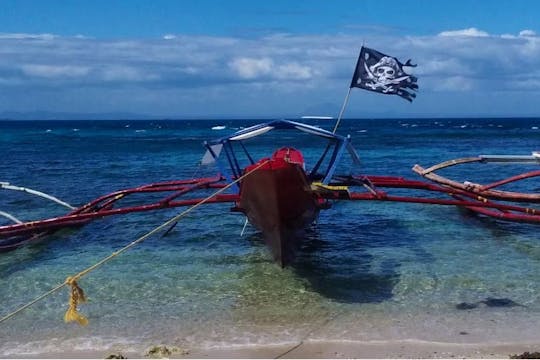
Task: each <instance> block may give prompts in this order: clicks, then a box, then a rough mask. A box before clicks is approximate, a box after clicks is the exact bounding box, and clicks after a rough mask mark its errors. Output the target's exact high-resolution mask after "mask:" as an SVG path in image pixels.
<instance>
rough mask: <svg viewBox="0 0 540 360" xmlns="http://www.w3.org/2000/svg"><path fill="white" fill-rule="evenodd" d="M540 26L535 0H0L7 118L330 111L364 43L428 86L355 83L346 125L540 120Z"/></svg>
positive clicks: (2, 104)
mask: <svg viewBox="0 0 540 360" xmlns="http://www.w3.org/2000/svg"><path fill="white" fill-rule="evenodd" d="M539 18H540V1H536V0H489V1H487V0H486V1H481V0H477V1H473V0H468V1H467V0H452V1H443V0H409V1H403V0H401V1H393V0H386V1H376V0H334V1H329V0H326V1H323V0H310V1H307V0H306V1H304V0H266V1H262V0H260V1H255V0H249V1H248V0H197V1H195V0H193V1H188V0H185V1H182V0H175V1H173V0H152V1H150V0H144V1H143V0H107V1H105V0H86V1H83V0H69V1H68V0H0V118H7V117H8V118H32V117H35V118H39V117H44V116H45V117H46V116H59V115H51V114H61V113H63V114H69V115H64V116H71V115H72V114H87V117H92V116H98V115H97V114H109V116H133V117H146V116H148V117H163V118H216V117H219V118H229V117H239V118H250V117H251V118H272V117H298V116H303V115H318V116H334V117H335V116H337V114H338V113H339V111H340V108H341V106H342V103H343V101H344V98H345V95H346V94H347V91H348V90H349V85H350V82H351V78H352V74H353V71H354V67H355V65H356V61H357V58H358V53H359V50H360V47H361V46H362V45H364V46H367V47H370V48H373V49H376V50H378V51H380V52H382V53H385V54H388V55H390V56H394V57H396V58H398V59H399V60H400V61H401V62H403V63H404V62H405V61H406V60H407V59H412V62H413V63H415V64H417V65H418V66H417V67H415V68H406V69H405V70H406V71H408V72H410V73H411V74H413V75H414V76H416V77H418V85H419V91H418V93H417V98H416V99H415V100H414V101H413V102H412V103H409V102H407V101H405V100H403V99H401V98H400V97H398V96H393V95H381V94H378V93H374V92H369V91H365V90H362V89H357V88H354V89H352V91H351V96H350V100H349V103H348V106H347V108H346V111H345V114H344V116H345V117H359V118H364V117H368V118H373V117H375V118H377V117H380V118H384V117H507V116H540V107H539V106H538V104H540V21H539V20H538V19H539ZM47 114H49V115H47ZM110 114H112V115H110Z"/></svg>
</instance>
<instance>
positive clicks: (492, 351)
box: [13, 340, 540, 359]
mask: <svg viewBox="0 0 540 360" xmlns="http://www.w3.org/2000/svg"><path fill="white" fill-rule="evenodd" d="M166 348H167V349H169V350H170V352H164V353H163V352H161V353H160V352H159V351H157V352H155V354H153V355H150V354H148V352H145V353H137V352H130V351H129V350H127V351H123V350H122V349H110V350H108V351H95V352H94V351H80V352H78V351H66V352H57V353H42V354H32V355H30V354H21V356H13V358H60V359H67V358H79V359H81V358H85V359H87V358H96V359H103V358H107V357H109V356H111V355H122V356H124V357H125V358H130V359H133V358H179V359H182V358H185V359H196V358H258V359H261V358H272V359H275V358H293V359H304V358H338V359H339V358H433V359H439V358H509V357H510V356H511V355H515V354H523V353H524V352H530V353H532V352H535V351H538V350H539V349H540V342H538V343H477V344H472V343H467V344H460V343H443V342H426V341H420V340H402V341H368V342H360V341H343V342H335V341H334V342H323V341H317V342H315V341H305V342H301V343H291V344H282V345H268V346H264V345H263V346H261V345H257V346H239V347H223V348H218V347H215V348H209V349H198V348H193V349H182V348H175V347H174V346H166Z"/></svg>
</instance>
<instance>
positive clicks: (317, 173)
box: [203, 120, 360, 184]
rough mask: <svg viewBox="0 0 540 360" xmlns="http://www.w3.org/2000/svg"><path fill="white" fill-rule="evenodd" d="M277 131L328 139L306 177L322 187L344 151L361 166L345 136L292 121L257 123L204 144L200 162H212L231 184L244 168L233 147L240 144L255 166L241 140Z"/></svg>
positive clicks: (334, 169)
mask: <svg viewBox="0 0 540 360" xmlns="http://www.w3.org/2000/svg"><path fill="white" fill-rule="evenodd" d="M280 129H285V130H297V131H301V132H304V133H308V134H310V135H313V136H317V137H320V138H325V139H327V140H328V143H327V145H326V148H325V150H324V152H323V154H322V155H321V157H320V158H319V160H318V161H317V163H316V164H315V166H314V167H313V169H311V171H310V172H309V173H308V177H310V178H311V179H313V180H320V181H321V182H322V183H323V184H329V183H330V181H331V180H332V177H333V176H334V173H335V171H336V168H337V166H338V164H339V162H340V160H341V158H342V156H343V154H344V153H345V151H347V152H348V153H349V155H350V156H351V159H352V161H353V164H355V165H358V164H360V159H359V157H358V154H357V153H356V150H355V149H354V147H353V146H352V144H351V140H350V137H349V136H346V137H345V136H341V135H337V134H334V133H332V132H331V131H328V130H325V129H321V128H319V127H316V126H313V125H308V124H304V123H300V122H296V121H291V120H273V121H270V122H265V123H261V124H257V125H254V126H251V127H248V128H246V129H242V130H239V131H237V132H235V133H233V134H231V135H229V136H225V137H222V138H219V139H216V140H212V141H207V142H205V143H204V145H205V147H206V149H207V152H206V154H205V156H204V157H203V163H210V162H212V161H215V162H216V163H217V165H218V167H219V169H220V171H221V172H222V173H223V174H224V175H225V176H226V177H227V178H228V179H229V180H230V181H231V180H233V179H235V178H238V177H240V176H241V175H242V171H243V167H242V166H241V165H240V164H239V161H238V157H237V156H236V154H235V150H234V149H233V146H232V144H233V143H238V144H240V147H241V148H242V151H243V152H244V154H245V155H246V156H247V158H248V159H249V162H250V163H251V164H254V163H255V162H256V161H257V160H258V159H253V157H252V156H251V155H250V154H249V152H248V151H247V149H246V147H245V146H244V144H243V140H246V139H251V138H254V137H257V136H260V135H262V134H265V133H267V132H269V131H272V130H280ZM222 152H223V153H225V157H226V158H227V163H228V170H227V168H226V167H224V166H223V164H222V163H221V161H220V160H219V159H220V155H221V153H222ZM329 154H330V155H329ZM327 156H330V160H329V162H328V165H327V166H326V169H325V170H323V171H322V169H321V168H322V165H323V163H324V161H325V159H326V158H327Z"/></svg>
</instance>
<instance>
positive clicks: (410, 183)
mask: <svg viewBox="0 0 540 360" xmlns="http://www.w3.org/2000/svg"><path fill="white" fill-rule="evenodd" d="M504 159H506V158H504ZM528 160H530V159H528ZM533 160H534V161H538V157H534V158H533ZM505 161H507V160H505ZM472 162H486V158H485V157H475V158H464V159H457V160H450V161H446V162H444V163H441V164H438V165H435V166H432V167H430V168H428V169H424V168H422V167H421V166H419V165H415V166H414V168H413V170H414V171H415V172H417V173H418V174H420V175H422V176H424V177H425V178H427V179H429V180H431V181H432V182H425V181H418V180H409V179H405V178H403V177H395V176H371V175H366V176H358V175H356V176H335V177H334V179H333V181H332V182H331V183H330V184H329V185H322V184H321V183H316V182H313V183H312V184H311V189H312V191H313V196H314V197H315V198H317V199H319V203H320V204H321V209H324V208H327V207H328V206H323V205H325V204H326V205H328V200H349V201H389V202H406V203H417V204H435V205H451V206H459V207H462V208H466V209H468V210H471V211H473V212H475V213H478V214H482V215H485V216H488V217H493V218H497V219H501V220H505V221H513V222H528V223H540V209H536V208H532V207H528V206H527V203H539V202H540V194H535V193H529V194H527V193H518V192H510V191H501V190H496V189H495V188H496V187H498V186H502V185H507V184H509V183H512V182H516V181H519V180H524V179H529V178H533V177H537V176H540V171H531V172H527V173H524V174H520V175H516V176H512V177H510V178H507V179H503V180H500V181H496V182H494V183H491V184H488V185H479V184H473V183H470V182H464V183H459V182H457V181H454V180H450V179H447V178H444V177H442V176H440V175H437V174H435V173H434V171H436V170H439V169H442V168H445V167H448V166H453V165H458V164H463V163H472ZM226 186H228V184H227V182H226V180H225V178H224V177H223V176H221V175H216V176H214V177H207V178H198V179H189V180H177V181H166V182H158V183H153V184H149V185H144V186H139V187H135V188H131V189H124V190H120V191H116V192H113V193H110V194H108V195H105V196H102V197H99V198H97V199H96V200H93V201H91V202H89V203H88V204H86V205H83V206H81V207H79V208H77V209H75V210H73V211H71V212H70V213H68V214H66V215H63V216H59V217H54V218H50V219H44V220H36V221H29V222H21V223H15V224H11V225H5V226H0V252H1V251H9V250H12V249H15V248H17V247H20V246H22V245H24V244H27V243H29V242H33V241H34V240H37V239H39V238H41V237H43V236H46V235H50V234H52V233H54V232H55V231H57V230H60V229H62V228H68V227H76V226H82V225H85V224H86V223H88V222H90V221H92V220H94V219H96V218H101V217H104V216H111V215H119V214H127V213H133V212H143V211H150V210H158V209H166V208H173V207H182V206H193V205H196V204H198V203H200V202H201V201H203V200H205V202H206V203H233V204H234V205H236V204H238V202H239V201H240V195H239V194H218V195H215V196H213V197H211V198H210V199H207V200H206V197H191V196H192V195H194V194H197V193H198V192H199V193H200V192H202V191H204V190H211V189H223V188H224V187H226ZM361 188H363V189H364V191H363V192H360V191H351V189H361ZM392 188H394V189H406V190H412V191H414V193H413V195H412V196H405V195H392V194H389V193H387V192H386V191H385V190H383V189H392ZM136 194H147V195H148V194H154V195H157V196H162V197H161V198H160V199H159V200H157V201H153V202H150V203H145V204H140V203H139V204H135V205H129V201H130V200H132V201H131V203H132V204H133V202H134V199H133V198H134V197H135V196H133V195H136ZM206 194H208V192H207V193H206ZM435 195H439V196H435ZM121 200H122V201H121ZM121 203H127V204H126V205H122V204H121ZM233 210H234V207H233Z"/></svg>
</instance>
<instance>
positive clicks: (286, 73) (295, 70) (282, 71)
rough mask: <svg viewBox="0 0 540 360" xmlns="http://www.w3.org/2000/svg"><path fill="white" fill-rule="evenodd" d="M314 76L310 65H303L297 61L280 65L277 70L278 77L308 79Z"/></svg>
mask: <svg viewBox="0 0 540 360" xmlns="http://www.w3.org/2000/svg"><path fill="white" fill-rule="evenodd" d="M312 76H313V71H312V70H311V68H310V67H309V66H302V65H300V64H297V63H290V64H284V65H280V66H278V68H277V71H276V77H277V78H279V79H284V80H308V79H311V78H312Z"/></svg>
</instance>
